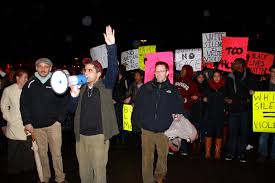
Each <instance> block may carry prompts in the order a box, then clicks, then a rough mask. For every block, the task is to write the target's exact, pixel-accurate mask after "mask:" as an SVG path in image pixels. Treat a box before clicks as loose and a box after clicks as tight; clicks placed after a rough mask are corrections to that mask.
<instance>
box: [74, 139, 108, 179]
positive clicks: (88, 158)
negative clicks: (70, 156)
mask: <svg viewBox="0 0 275 183" xmlns="http://www.w3.org/2000/svg"><path fill="white" fill-rule="evenodd" d="M108 150H109V140H107V141H105V140H104V135H103V134H99V135H92V136H84V135H80V139H79V142H76V156H77V159H78V163H79V175H80V178H81V183H106V182H107V180H106V165H107V162H108Z"/></svg>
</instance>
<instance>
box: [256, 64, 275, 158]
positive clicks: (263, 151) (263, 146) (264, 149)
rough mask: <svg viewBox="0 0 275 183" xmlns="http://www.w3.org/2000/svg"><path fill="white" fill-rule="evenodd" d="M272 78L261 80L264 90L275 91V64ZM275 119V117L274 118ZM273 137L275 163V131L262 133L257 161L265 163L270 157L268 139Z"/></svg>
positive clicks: (272, 152)
mask: <svg viewBox="0 0 275 183" xmlns="http://www.w3.org/2000/svg"><path fill="white" fill-rule="evenodd" d="M269 71H270V79H267V80H264V81H262V82H261V84H260V86H261V90H262V91H273V92H275V65H272V66H271V67H270V69H269ZM273 119H274V118H273ZM269 137H271V138H272V139H271V140H272V143H271V144H272V147H271V151H270V158H271V161H272V162H274V163H275V133H261V135H260V138H259V149H258V152H259V157H258V159H257V162H259V163H263V162H264V161H265V160H266V159H267V158H268V139H269Z"/></svg>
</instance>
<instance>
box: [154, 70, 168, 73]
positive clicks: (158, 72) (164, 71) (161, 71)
mask: <svg viewBox="0 0 275 183" xmlns="http://www.w3.org/2000/svg"><path fill="white" fill-rule="evenodd" d="M163 72H167V70H165V71H155V73H163Z"/></svg>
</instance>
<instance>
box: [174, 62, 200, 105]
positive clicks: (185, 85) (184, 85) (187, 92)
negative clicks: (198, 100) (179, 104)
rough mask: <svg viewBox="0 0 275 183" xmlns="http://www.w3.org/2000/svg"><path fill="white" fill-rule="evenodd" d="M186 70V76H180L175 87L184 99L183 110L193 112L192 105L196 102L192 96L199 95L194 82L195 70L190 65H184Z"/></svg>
mask: <svg viewBox="0 0 275 183" xmlns="http://www.w3.org/2000/svg"><path fill="white" fill-rule="evenodd" d="M184 68H185V69H186V75H185V76H184V77H181V76H180V77H179V78H178V79H177V80H176V82H175V86H176V88H177V89H178V90H179V92H180V94H181V96H182V98H183V101H184V102H183V109H184V110H191V108H192V103H193V102H194V101H193V100H192V99H191V96H193V95H198V88H197V85H196V83H195V82H194V81H193V80H192V76H193V68H192V67H191V66H190V65H184V66H183V67H182V69H184Z"/></svg>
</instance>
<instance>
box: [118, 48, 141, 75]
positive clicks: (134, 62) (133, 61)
mask: <svg viewBox="0 0 275 183" xmlns="http://www.w3.org/2000/svg"><path fill="white" fill-rule="evenodd" d="M121 64H122V65H125V66H126V71H130V70H134V69H138V68H139V60H138V49H133V50H128V51H124V52H122V53H121Z"/></svg>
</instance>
